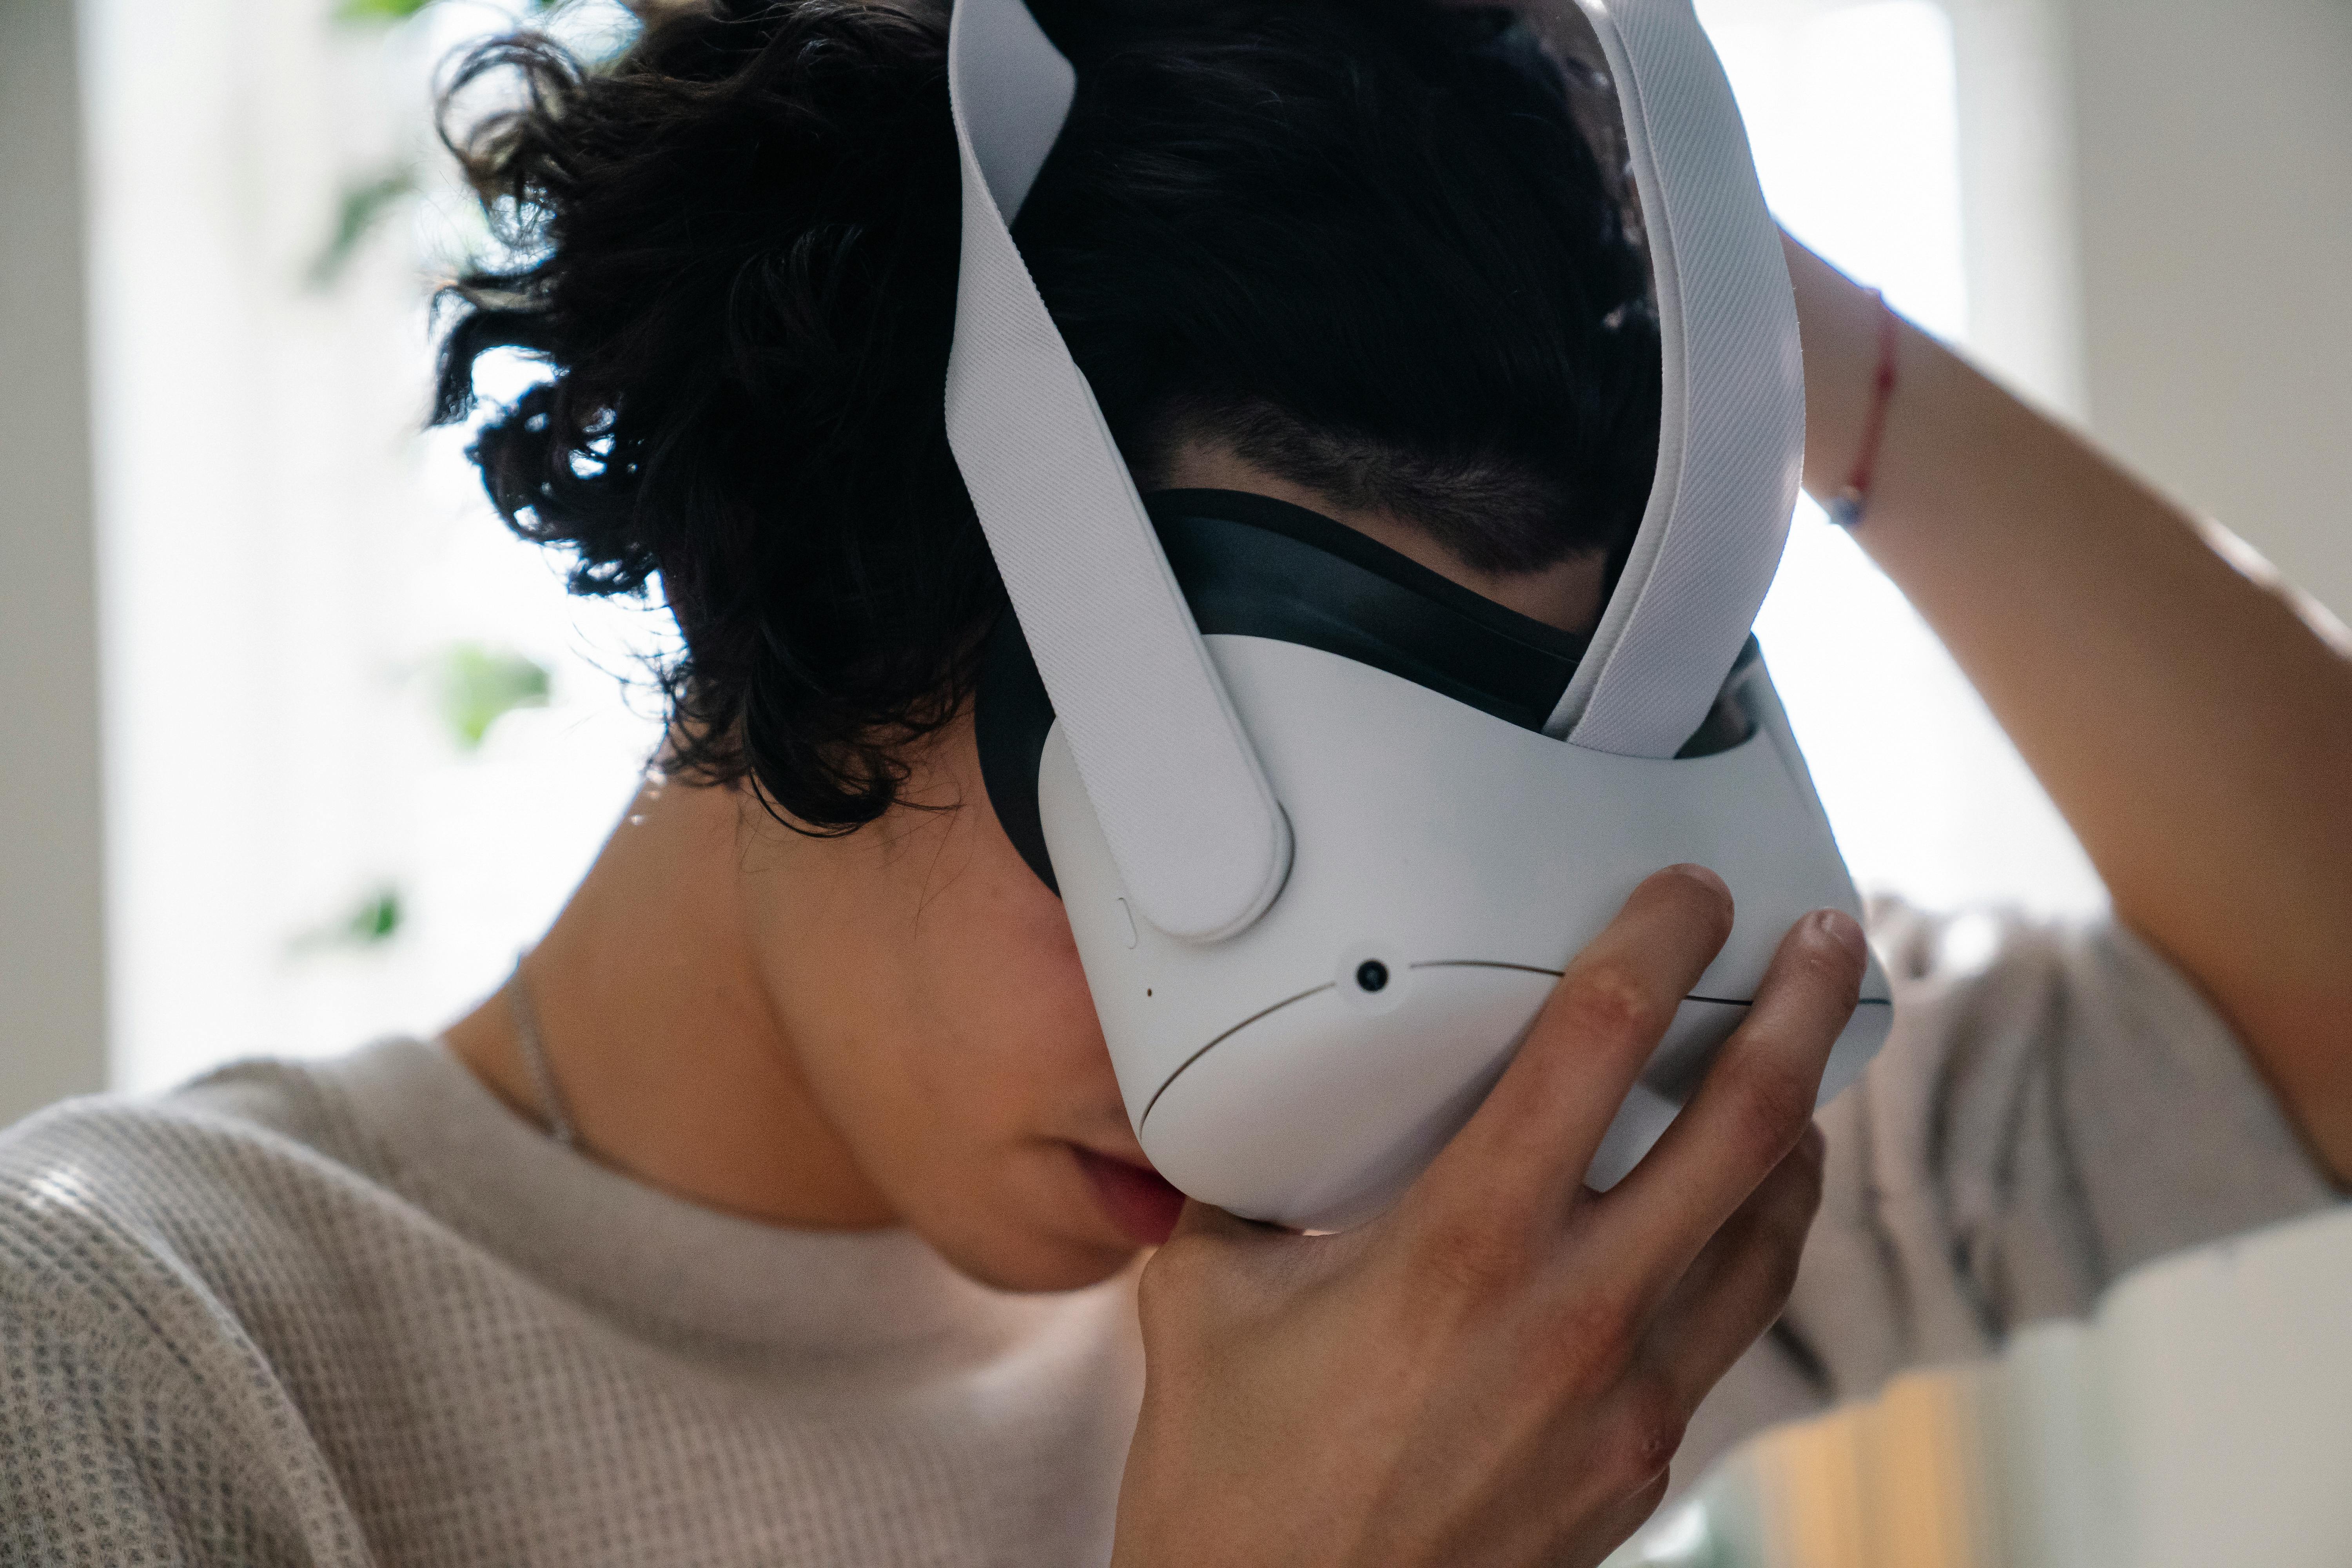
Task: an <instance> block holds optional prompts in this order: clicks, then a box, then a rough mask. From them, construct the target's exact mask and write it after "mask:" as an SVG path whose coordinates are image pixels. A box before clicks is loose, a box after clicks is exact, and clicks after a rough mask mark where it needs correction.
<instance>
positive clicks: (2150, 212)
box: [0, 0, 2352, 1122]
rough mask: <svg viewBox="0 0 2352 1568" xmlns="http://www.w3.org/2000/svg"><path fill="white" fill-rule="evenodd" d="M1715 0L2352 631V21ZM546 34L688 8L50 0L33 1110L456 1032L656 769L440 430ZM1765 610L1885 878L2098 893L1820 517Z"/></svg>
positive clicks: (8, 619) (1871, 270)
mask: <svg viewBox="0 0 2352 1568" xmlns="http://www.w3.org/2000/svg"><path fill="white" fill-rule="evenodd" d="M1700 10H1701V12H1702V14H1703V16H1704V17H1705V19H1706V22H1707V24H1708V26H1709V27H1710V29H1711V30H1712V31H1713V32H1714V34H1715V36H1716V37H1717V42H1718V44H1719V46H1720V47H1721V49H1722V52H1723V55H1724V58H1725V60H1726V63H1727V67H1728V68H1729V70H1730V72H1731V75H1732V78H1733V80H1734V84H1735V86H1736V87H1737V89H1738V92H1739V95H1740V99H1741V102H1742V105H1743V108H1744V109H1745V110H1746V113H1747V116H1748V126H1749V130H1750V132H1751V134H1752V136H1753V138H1754V141H1755V144H1756V149H1757V153H1758V158H1759V163H1760V164H1761V166H1762V169H1763V174H1764V182H1765V185H1766V189H1767V193H1768V195H1769V196H1770V198H1771V199H1772V202H1773V204H1774V205H1775V207H1776V209H1777V210H1778V211H1779V212H1780V216H1781V217H1782V219H1783V220H1784V221H1785V222H1786V223H1788V224H1789V226H1790V227H1791V228H1793V229H1794V230H1795V231H1796V232H1797V233H1799V234H1800V235H1801V236H1802V237H1805V238H1806V239H1808V240H1809V241H1810V242H1811V243H1812V244H1813V245H1814V246H1815V247H1817V248H1819V249H1821V250H1822V251H1823V252H1824V253H1826V254H1827V255H1828V256H1830V257H1831V258H1832V259H1834V260H1836V261H1837V262H1839V263H1840V264H1841V265H1843V266H1844V267H1845V268H1847V269H1848V270H1850V271H1852V272H1853V273H1854V274H1855V275H1856V276H1858V277H1860V278H1862V279H1865V280H1867V281H1872V282H1875V283H1878V284H1880V285H1882V286H1883V287H1885V289H1886V290H1887V292H1888V294H1889V296H1890V297H1891V298H1892V300H1894V301H1895V304H1896V305H1897V306H1898V307H1900V308H1901V309H1903V310H1906V311H1907V312H1909V313H1911V314H1912V315H1913V316H1914V317H1916V319H1917V320H1919V321H1921V322H1923V323H1924V324H1925V325H1927V326H1928V327H1930V328H1931V329H1933V330H1935V331H1938V332H1940V333H1943V334H1944V335H1946V336H1948V337H1949V338H1951V339H1953V340H1955V341H1957V342H1962V343H1965V344H1966V345H1968V346H1969V348H1970V349H1971V350H1972V351H1973V352H1974V353H1975V354H1976V355H1977V356H1978V357H1979V359H1980V360H1981V361H1982V362H1983V363H1986V364H1987V365H1988V366H1990V368H1991V369H1993V370H1994V371H1995V372H1996V373H1998V374H2000V375H2002V376H2003V377H2005V378H2006V379H2007V380H2009V381H2010V382H2011V384H2013V385H2015V386H2017V387H2018V388H2020V389H2021V390H2022V391H2023V392H2025V393H2026V394H2027V395H2030V396H2032V397H2033V398H2035V399H2037V400H2039V401H2040V402H2042V404H2044V405H2048V406H2050V407H2052V408H2054V409H2056V410H2058V411H2060V412H2062V413H2063V414H2065V415H2067V416H2071V417H2073V418H2075V419H2077V420H2080V421H2083V422H2084V423H2086V424H2087V425H2088V426H2089V427H2090V428H2091V429H2092V430H2094V431H2095V433H2096V434H2097V435H2098V436H2099V437H2101V438H2102V439H2104V440H2105V442H2107V443H2108V444H2109V445H2110V446H2111V447H2114V448H2115V449H2116V450H2117V451H2119V452H2120V453H2122V454H2123V455H2124V456H2125V457H2126V458H2128V459H2129V460H2131V461H2132V462H2134V463H2135V464H2137V466H2138V467H2139V468H2141V470H2142V471H2144V472H2145V473H2146V474H2147V475H2148V476H2149V477H2150V478H2151V479H2153V480H2154V481H2155V482H2156V483H2158V485H2160V486H2162V487H2164V488H2166V489H2168V490H2170V491H2171V492H2173V493H2174V494H2176V495H2177V496H2179V498H2181V499H2182V500H2186V501H2187V502H2189V504H2190V505H2192V506H2194V507H2196V508H2197V509H2199V510H2202V511H2204V512H2206V513H2208V514H2210V515H2211V516H2214V517H2216V518H2219V519H2220V520H2221V521H2224V522H2225V523H2226V524H2227V525H2228V526H2229V527H2231V529H2233V530H2234V531H2237V532H2238V533H2239V534H2241V535H2242V536H2243V537H2244V538H2245V539H2246V540H2247V541H2249V542H2251V543H2252V545H2253V546H2255V547H2256V548H2257V549H2259V550H2260V551H2261V552H2263V553H2264V554H2265V555H2267V556H2269V557H2270V558H2271V559H2272V560H2273V562H2275V563H2277V565H2278V566H2279V567H2280V568H2281V569H2282V570H2283V571H2284V573H2285V574H2287V575H2288V576H2289V577H2291V578H2293V579H2294V580H2295V581H2296V582H2298V583H2300V584H2302V585H2303V586H2304V587H2305V588H2306V589H2307V590H2309V591H2310V592H2311V593H2312V594H2314V595H2316V596H2317V597H2318V598H2319V599H2320V600H2321V601H2322V602H2323V603H2325V604H2326V605H2329V606H2331V607H2332V608H2334V609H2335V610H2336V612H2337V613H2338V614H2339V615H2342V614H2345V613H2347V612H2352V530H2347V526H2346V523H2347V510H2352V499H2348V498H2352V439H2347V436H2346V426H2347V416H2352V289H2345V288H2344V287H2343V286H2342V285H2343V283H2344V281H2345V280H2346V279H2347V278H2352V5H2347V4H2346V0H2237V3H2235V4H2232V5H2228V6H2216V5H2207V4H2192V3H2190V0H1702V4H1701V5H1700ZM518 22H528V23H530V24H531V25H535V26H546V27H550V28H552V29H555V30H557V31H559V32H561V33H562V34H563V35H565V36H566V37H571V38H572V39H573V40H574V41H575V42H577V43H578V44H580V45H581V47H584V48H587V49H589V50H591V51H602V50H609V49H612V48H615V47H620V46H621V45H622V44H623V43H625V40H626V39H627V37H629V36H630V33H631V30H632V28H633V27H634V26H635V21H634V18H633V17H632V16H630V15H629V14H628V13H627V12H626V11H625V10H624V9H622V8H620V7H619V6H618V5H615V4H612V3H611V0H572V3H569V4H564V5H557V6H554V7H551V8H550V7H545V6H541V5H536V4H532V3H531V0H511V3H507V4H499V3H490V0H171V3H169V4H166V3H164V0H0V541H5V544H0V550H5V553H0V1122H5V1121H10V1120H13V1119H15V1118H16V1117H17V1116H19V1115H21V1114H23V1113H25V1112H26V1111H28V1110H32V1109H34V1108H36V1107H37V1106H39V1105H41V1104H44V1103H46V1102H47V1101H48V1100H52V1099H55V1098H57V1097H58V1096H60V1095H64V1094H68V1093H73V1092H80V1091H85V1090H89V1089H99V1088H101V1087H105V1086H109V1085H111V1086H115V1087H119V1088H125V1089H155V1088H159V1087H162V1086H164V1085H166V1084H169V1083H171V1082H173V1081H176V1080H178V1079H182V1078H184V1077H186V1076H187V1075H189V1074H191V1073H194V1072H196V1071H198V1070H201V1069H202V1068H205V1067H207V1066H209V1065H211V1064H213V1063H215V1062H218V1061H221V1060H224V1059H226V1058H231V1057H234V1056H240V1055H246V1054H251V1053H257V1052H269V1053H291V1054H306V1055H307V1054H320V1053H326V1052H332V1051H339V1050H341V1049H344V1048H347V1047H351V1046H352V1045H355V1044H358V1043H360V1042H362V1040H364V1039H366V1038H367V1037H371V1036H373V1035H377V1034H381V1033H385V1032H390V1031H394V1030H430V1029H432V1028H434V1027H436V1026H438V1025H439V1024H441V1023H443V1022H445V1021H446V1020H447V1019H448V1018H449V1017H451V1016H453V1015H454V1014H455V1013H457V1011H459V1010H460V1009H462V1008H463V1007H465V1006H466V1005H468V1004H469V1003H470V1002H471V1001H473V1000H474V999H475V998H477V997H478V996H479V995H480V994H483V993H485V992H486V991H488V989H489V988H490V987H491V986H493V985H495V984H497V983H498V982H499V979H500V978H501V977H502V975H503V973H504V972H505V971H506V969H507V968H508V966H509V964H510V963H512V961H513V957H514V954H515V952H516V950H517V949H518V948H519V947H520V946H522V945H523V944H525V943H527V942H530V940H531V939H532V938H533V936H534V935H535V934H536V933H537V931H539V930H540V929H541V926H542V925H543V924H544V923H545V922H546V921H548V920H549V918H551V915H552V914H553V913H554V911H555V910H556V908H557V906H558V905H559V904H560V902H561V901H562V899H563V897H564V895H565V894H566V893H567V891H568V890H569V889H570V887H571V885H572V882H573V881H574V880H575V879H576V878H577V877H578V875H579V873H580V872H581V870H582V869H583V868H584V867H585V866H586V864H587V862H588V860H589V858H591V857H592V856H593V853H594V851H595V849H596V847H597V846H598V843H599V842H600V840H601V838H602V837H603V835H604V832H605V831H606V830H607V828H608V827H609V826H610V825H611V823H612V820H613V818H614V816H615V815H616V814H617V813H618V812H619V811H620V810H621V809H622V807H623V806H624V805H625V802H626V800H627V798H628V795H629V794H630V791H631V789H632V787H633V784H634V781H635V776H636V773H637V771H638V770H639V768H640V767H641V765H642V764H643V762H644V760H645V758H646V755H647V753H648V752H649V751H650V749H651V747H652V745H653V742H654V740H655V738H656V725H655V722H654V719H653V714H654V704H653V702H652V700H651V694H650V692H649V691H647V690H646V689H645V688H644V687H643V685H642V683H641V682H639V681H636V680H635V679H633V677H634V676H635V670H636V661H637V659H638V658H640V656H641V655H642V654H643V653H645V652H646V651H647V650H648V649H656V648H658V647H660V646H661V642H662V637H663V636H664V627H663V626H662V624H661V621H660V618H659V616H657V615H656V614H655V613H652V612H647V611H643V610H637V609H632V608H630V607H629V606H626V605H593V606H592V605H581V604H578V603H575V602H572V601H570V600H568V599H567V598H566V597H565V595H563V593H562V588H561V584H560V582H559V580H558V577H557V575H556V574H555V573H554V572H553V571H552V570H551V563H548V562H546V561H543V560H541V558H540V557H539V555H538V554H537V552H535V551H533V550H532V549H531V548H530V547H529V546H526V545H523V544H521V543H519V542H516V541H514V540H512V539H511V538H509V536H508V535H507V534H506V532H505V531H504V530H503V529H502V528H501V527H500V526H499V522H498V521H497V520H496V518H495V517H494V516H493V515H492V514H491V512H490V511H489V510H488V505H487V504H486V502H485V501H484V500H482V497H481V493H480V489H479V488H478V485H477V484H476V482H475V480H474V478H473V474H472V470H471V468H469V466H468V465H467V462H466V459H465V456H464V453H465V447H466V446H467V440H468V436H467V432H465V431H463V430H450V431H439V432H433V433H425V432H423V431H422V430H421V428H420V426H421V423H422V418H423V415H424V411H425V401H426V387H427V382H428V375H429V370H430V364H431V334H430V321H429V314H428V302H429V300H430V297H431V293H432V290H433V288H434V286H435V283H436V279H439V278H440V277H442V276H443V275H445V274H446V272H447V271H449V270H450V269H451V268H452V267H453V266H454V264H455V262H456V261H457V258H461V257H463V256H464V255H466V254H467V252H468V251H469V249H471V248H472V247H477V246H478V245H481V244H483V243H485V242H486V237H485V236H484V235H483V233H482V231H481V228H480V226H479V224H478V220H477V219H476V218H475V217H474V216H471V215H470V214H469V211H468V209H467V203H466V201H465V200H464V199H463V195H462V193H461V192H460V191H459V190H458V189H457V186H456V185H455V184H454V181H453V177H452V174H451V172H450V170H449V168H448V165H447V162H446V158H445V157H444V156H443V155H442V154H441V153H440V151H439V149H438V147H437V144H436V142H435V140H434V136H433V132H432V126H431V120H430V114H429V104H430V100H431V92H432V84H433V82H434V79H435V78H436V72H437V71H438V70H440V69H442V68H445V67H446V61H447V59H448V58H449V56H450V55H451V53H452V52H453V51H455V50H457V49H459V48H461V47H463V46H464V45H465V44H466V43H467V41H468V40H469V39H472V38H476V37H482V36H485V35H488V34H490V33H493V32H497V31H499V30H502V29H505V28H509V27H511V26H515V25H516V24H517V23H518ZM503 374H507V375H509V377H510V378H511V384H510V385H509V386H508V387H507V388H505V389H503V390H505V391H507V392H508V393H509V394H510V393H511V392H512V391H514V390H517V389H519V388H520V386H521V385H523V384H526V380H527V378H528V376H529V375H530V367H529V366H528V365H527V364H524V363H513V364H511V365H509V366H507V367H505V369H504V371H503ZM492 390H499V389H497V388H493V389H492ZM2083 586H2084V591H2085V592H2095V591H2096V586H2097V585H2096V584H2084V585H2083ZM1759 631H1760V635H1761V636H1762V637H1763V639H1764V642H1765V647H1766V649H1767V652H1768V654H1769V656H1770V658H1771V659H1772V662H1773V665H1774V667H1775V669H1776V672H1777V673H1778V676H1779V679H1780V685H1781V689H1782V691H1783V693H1784V695H1785V696H1786V698H1787V700H1788V704H1789V707H1790V710H1791V713H1792V716H1793V718H1794V720H1795V722H1796V724H1797V727H1798V729H1799V731H1801V737H1802V739H1803V741H1804V742H1805V744H1806V747H1807V750H1808V752H1809V753H1810V755H1811V761H1812V764H1813V767H1814V770H1815V773H1816V775H1817V778H1818V781H1819V783H1820V785H1821V790H1822V796H1823V798H1824V800H1825V802H1826V804H1827V806H1828V808H1829V811H1830V814H1831V816H1832V819H1833V821H1834V823H1835V825H1836V826H1837V829H1838V833H1839V837H1840V838H1841V840H1842V841H1843V845H1844V847H1845V849H1846V852H1847V854H1848V856H1849V858H1850V859H1851V861H1852V863H1853V868H1854V870H1855V872H1856V874H1857V876H1858V877H1859V879H1861V880H1862V881H1863V882H1864V884H1865V885H1866V886H1867V887H1869V888H1871V889H1886V890H1894V891H1898V892H1901V893H1903V894H1904V895H1906V896H1907V897H1910V898H1912V899H1913V900H1917V901H1920V902H1923V903H1927V904H1931V905H1937V906H1945V907H1957V906H1964V905H1976V904H1990V903H2002V902H2005V903H2010V904H2016V905H2022V906H2025V907H2028V908H2031V909H2034V910H2041V911H2044V912H2046V913H2049V914H2051V915H2053V916H2056V917H2071V916H2080V915H2083V914H2085V913H2088V912H2091V911H2093V910H2096V908H2097V907H2098V905H2099V902H2100V900H2101V894H2100V891H2099V889H2098V886H2097V884H2096V881H2095V879H2094V878H2093V877H2092V875H2091V873H2090V871H2089V868H2088V867H2087V866H2086V865H2085V863H2084V860H2083V858H2082V856H2081V853H2080V851H2079V850H2078V849H2077V847H2075V845H2074V840H2073V839H2072V837H2071V836H2069V834H2068V833H2067V832H2066V830H2065V828H2064V826H2063V824H2061V823H2060V822H2059V821H2058V820H2057V818H2056V816H2055V815H2054V814H2053V812H2052V810H2051V808H2050V806H2049V804H2048V802H2047V801H2046V799H2044V798H2043V796H2042V794H2041V792H2040V791H2039V790H2038V789H2037V788H2036V787H2035V785H2034V784H2033V783H2032V780H2031V779H2030V778H2029V777H2028V776H2027V775H2026V773H2025V772H2024V770H2023V768H2022V766H2021V764H2020V763H2019V762H2018V760H2017V758H2016V755H2015V753H2014V752H2012V751H2011V749H2010V748H2009V746H2008V744H2007V743H2006V742H2004V741H2003V740H2002V739H2001V737H2000V734H1999V733H1998V732H1997V731H1995V730H1994V729H1993V727H1992V726H1991V724H1990V721H1989V720H1988V719H1987V717H1986V716H1985V714H1984V711H1983V710H1982V708H1981V706H1980V705H1979V703H1978V702H1977V701H1976V700H1975V699H1974V697H1973V696H1972V695H1971V694H1970V692H1969V689H1968V688H1967V686H1966V684H1965V682H1964V681H1963V680H1962V679H1960V678H1959V676H1958V672H1957V671H1956V670H1955V669H1954V668H1952V666H1951V664H1950V662H1949V661H1948V659H1947V658H1945V657H1944V656H1943V655H1942V653H1941V652H1940V650H1939V649H1938V648H1937V647H1936V645H1935V643H1934V641H1933V639H1932V637H1929V636H1928V635H1927V632H1926V630H1925V629H1924V627H1922V626H1920V624H1919V623H1918V621H1917V619H1916V616H1913V615H1912V613H1911V612H1910V610H1909V609H1908V607H1907V606H1906V605H1905V604H1904V602H1903V600H1902V599H1901V597H1900V595H1897V594H1896V593H1895V591H1894V589H1893V588H1892V587H1891V586H1890V585H1889V584H1886V582H1885V580H1884V579H1883V578H1881V577H1879V576H1878V575H1877V574H1875V573H1874V571H1873V570H1872V569H1871V568H1870V567H1869V565H1868V564H1867V563H1865V562H1864V560H1863V559H1862V557H1861V556H1860V554H1859V553H1858V552H1856V551H1855V550H1854V548H1853V546H1852V545H1851V544H1850V543H1849V542H1847V541H1845V540H1844V539H1843V537H1842V536H1840V535H1838V534H1837V533H1836V532H1835V531H1834V530H1832V529H1831V528H1830V527H1829V526H1828V525H1827V524H1826V523H1825V522H1823V521H1822V520H1821V519H1820V517H1819V516H1818V514H1817V513H1814V512H1813V511H1811V509H1810V507H1809V508H1808V509H1807V510H1806V513H1805V515H1804V516H1802V517H1801V518H1800V520H1799V524H1798V527H1797V530H1796V532H1795V533H1794V535H1793V536H1792V542H1791V544H1790V552H1789V556H1788V562H1787V565H1786V568H1785V569H1784V571H1783V574H1782V577H1781V581H1780V585H1779V587H1778V588H1777V589H1776V590H1775V593H1774V596H1773V598H1772V601H1771V603H1770V604H1769V605H1768V606H1767V608H1766V611H1765V614H1764V617H1763V619H1762V621H1761V623H1760V626H1759ZM2180 635H2182V636H2183V637H2194V636H2196V635H2198V628H2196V627H2194V626H2183V627H2181V628H2180Z"/></svg>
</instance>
